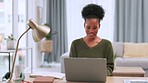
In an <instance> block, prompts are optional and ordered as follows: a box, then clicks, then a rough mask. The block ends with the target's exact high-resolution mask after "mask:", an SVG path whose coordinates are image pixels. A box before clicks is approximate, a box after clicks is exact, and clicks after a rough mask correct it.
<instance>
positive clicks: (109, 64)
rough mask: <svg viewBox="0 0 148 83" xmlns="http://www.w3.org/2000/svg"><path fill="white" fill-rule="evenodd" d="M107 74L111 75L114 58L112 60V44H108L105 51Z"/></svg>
mask: <svg viewBox="0 0 148 83" xmlns="http://www.w3.org/2000/svg"><path fill="white" fill-rule="evenodd" d="M107 52H108V53H107V75H112V72H113V68H114V60H113V56H114V53H113V48H112V44H110V45H109V47H108V51H107Z"/></svg>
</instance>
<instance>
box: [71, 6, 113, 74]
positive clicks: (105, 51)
mask: <svg viewBox="0 0 148 83" xmlns="http://www.w3.org/2000/svg"><path fill="white" fill-rule="evenodd" d="M81 13H82V17H83V18H84V21H85V23H84V29H85V32H86V36H85V37H83V38H80V39H76V40H74V41H73V42H72V44H71V49H70V57H85V58H86V57H87V58H106V60H107V75H112V71H113V68H114V62H113V48H112V44H111V42H110V41H109V40H106V39H102V38H100V37H99V36H97V33H98V30H99V29H100V21H101V20H102V19H103V17H104V9H103V8H102V7H101V6H99V5H96V4H88V5H86V6H85V7H84V8H83V10H82V12H81Z"/></svg>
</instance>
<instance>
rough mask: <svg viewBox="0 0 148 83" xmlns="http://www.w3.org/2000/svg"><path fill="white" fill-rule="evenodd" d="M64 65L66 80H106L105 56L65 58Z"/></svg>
mask: <svg viewBox="0 0 148 83" xmlns="http://www.w3.org/2000/svg"><path fill="white" fill-rule="evenodd" d="M64 65H65V76H66V80H67V81H79V82H98V81H99V82H103V83H104V82H105V81H106V75H107V74H106V59H105V58H65V59H64Z"/></svg>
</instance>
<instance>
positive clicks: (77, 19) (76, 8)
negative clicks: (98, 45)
mask: <svg viewBox="0 0 148 83" xmlns="http://www.w3.org/2000/svg"><path fill="white" fill-rule="evenodd" d="M89 3H96V4H99V5H102V7H103V8H104V9H105V17H104V19H103V20H102V21H101V28H100V31H99V32H98V36H100V37H101V38H105V39H108V40H110V41H113V31H114V5H115V3H114V0H67V3H66V4H67V31H68V50H69V49H70V45H71V43H72V41H73V40H74V39H78V38H81V37H84V36H85V31H84V27H83V24H84V20H83V19H82V16H81V10H82V8H83V7H84V6H85V5H86V4H89Z"/></svg>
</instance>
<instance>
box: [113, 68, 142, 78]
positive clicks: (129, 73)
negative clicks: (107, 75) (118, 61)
mask: <svg viewBox="0 0 148 83" xmlns="http://www.w3.org/2000/svg"><path fill="white" fill-rule="evenodd" d="M113 76H125V77H144V76H145V71H144V70H143V69H142V68H141V67H116V68H115V70H114V71H113Z"/></svg>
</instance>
